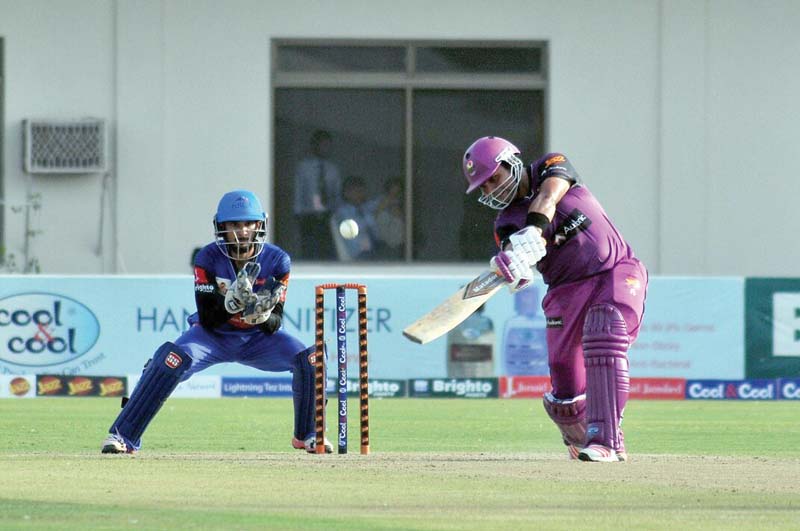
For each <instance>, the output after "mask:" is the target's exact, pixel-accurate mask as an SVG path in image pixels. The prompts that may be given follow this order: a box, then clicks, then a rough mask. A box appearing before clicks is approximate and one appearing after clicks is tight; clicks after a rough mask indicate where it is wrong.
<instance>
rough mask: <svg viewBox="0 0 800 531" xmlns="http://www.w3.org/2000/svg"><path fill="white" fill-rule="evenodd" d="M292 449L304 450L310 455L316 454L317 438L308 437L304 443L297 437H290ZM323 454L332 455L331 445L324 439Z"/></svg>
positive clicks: (313, 436) (314, 436)
mask: <svg viewBox="0 0 800 531" xmlns="http://www.w3.org/2000/svg"><path fill="white" fill-rule="evenodd" d="M292 448H295V449H297V450H305V451H306V452H308V453H310V454H314V453H317V452H316V450H317V436H316V435H310V436H308V437H306V440H305V441H301V440H300V439H298V438H297V437H292ZM325 453H326V454H332V453H333V444H332V443H331V442H330V441H329V440H328V438H327V437H325Z"/></svg>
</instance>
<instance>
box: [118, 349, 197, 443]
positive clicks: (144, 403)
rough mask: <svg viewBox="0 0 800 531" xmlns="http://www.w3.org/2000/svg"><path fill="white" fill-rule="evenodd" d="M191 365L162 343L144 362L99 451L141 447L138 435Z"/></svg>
mask: <svg viewBox="0 0 800 531" xmlns="http://www.w3.org/2000/svg"><path fill="white" fill-rule="evenodd" d="M191 366H192V358H191V357H190V356H189V354H188V353H187V352H186V351H185V350H184V349H182V348H181V347H179V346H178V345H176V344H174V343H170V342H166V343H164V344H163V345H161V346H160V347H159V348H158V350H156V352H155V354H153V357H152V358H150V360H148V362H147V363H146V364H145V368H144V371H143V372H142V376H141V378H140V379H139V383H138V384H137V385H136V389H134V390H133V393H132V394H131V397H130V399H128V401H127V402H126V403H125V405H124V406H123V408H122V411H121V412H120V414H119V415H118V416H117V419H116V420H115V421H114V423H113V424H112V425H111V428H110V429H109V430H108V432H109V434H110V435H109V436H108V438H107V439H106V440H105V441H104V442H103V449H102V452H103V453H104V454H108V453H112V454H118V453H133V452H135V451H136V450H138V449H139V447H140V446H141V440H142V434H143V433H144V430H145V429H146V428H147V425H148V424H150V421H151V420H153V418H154V417H155V416H156V413H158V410H159V409H161V406H162V405H163V404H164V402H165V401H166V400H167V398H168V397H169V395H171V394H172V391H174V390H175V388H176V387H177V386H178V383H179V382H180V381H181V377H182V376H183V375H184V373H186V371H188V370H189V368H190V367H191Z"/></svg>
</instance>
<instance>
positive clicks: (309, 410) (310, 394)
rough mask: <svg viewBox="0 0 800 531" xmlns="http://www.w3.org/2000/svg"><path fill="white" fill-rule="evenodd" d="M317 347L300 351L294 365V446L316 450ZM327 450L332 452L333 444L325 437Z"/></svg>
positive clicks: (309, 450) (310, 450)
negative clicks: (315, 380) (315, 379)
mask: <svg viewBox="0 0 800 531" xmlns="http://www.w3.org/2000/svg"><path fill="white" fill-rule="evenodd" d="M315 356H316V347H314V346H311V347H309V348H307V349H306V350H303V351H302V352H299V353H298V354H297V355H296V356H295V358H294V363H293V365H292V396H293V399H294V437H293V439H292V446H293V447H294V448H297V449H304V450H306V451H308V452H312V453H313V452H314V450H315V446H316V426H315V419H314V415H315V407H314V405H315V398H314V376H315V372H314V370H315V368H314V360H315ZM325 452H326V453H332V452H333V445H332V444H331V443H330V442H329V441H328V440H327V439H325Z"/></svg>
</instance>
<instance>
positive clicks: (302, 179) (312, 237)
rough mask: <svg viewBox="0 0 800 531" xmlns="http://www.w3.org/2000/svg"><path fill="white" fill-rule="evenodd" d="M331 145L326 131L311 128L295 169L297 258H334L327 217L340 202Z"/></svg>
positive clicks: (339, 184)
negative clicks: (304, 152) (303, 154)
mask: <svg viewBox="0 0 800 531" xmlns="http://www.w3.org/2000/svg"><path fill="white" fill-rule="evenodd" d="M332 147H333V138H332V137H331V134H330V133H329V132H328V131H325V130H322V129H318V130H316V131H314V133H313V134H312V135H311V141H310V153H309V155H308V156H307V157H306V158H304V159H303V160H301V161H300V162H298V163H297V167H296V168H295V183H294V214H295V217H296V221H297V224H298V227H299V229H300V258H303V259H306V260H333V259H335V253H334V246H333V242H332V241H331V232H330V220H331V215H332V214H333V212H335V211H336V208H338V206H339V203H340V202H341V176H340V172H339V166H338V165H337V164H336V163H335V162H333V161H332V160H331V150H332Z"/></svg>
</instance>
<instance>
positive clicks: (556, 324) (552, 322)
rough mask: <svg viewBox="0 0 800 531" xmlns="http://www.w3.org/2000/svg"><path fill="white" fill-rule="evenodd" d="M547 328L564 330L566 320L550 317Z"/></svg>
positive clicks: (559, 317)
mask: <svg viewBox="0 0 800 531" xmlns="http://www.w3.org/2000/svg"><path fill="white" fill-rule="evenodd" d="M547 328H564V318H563V317H561V316H558V317H548V318H547Z"/></svg>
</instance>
